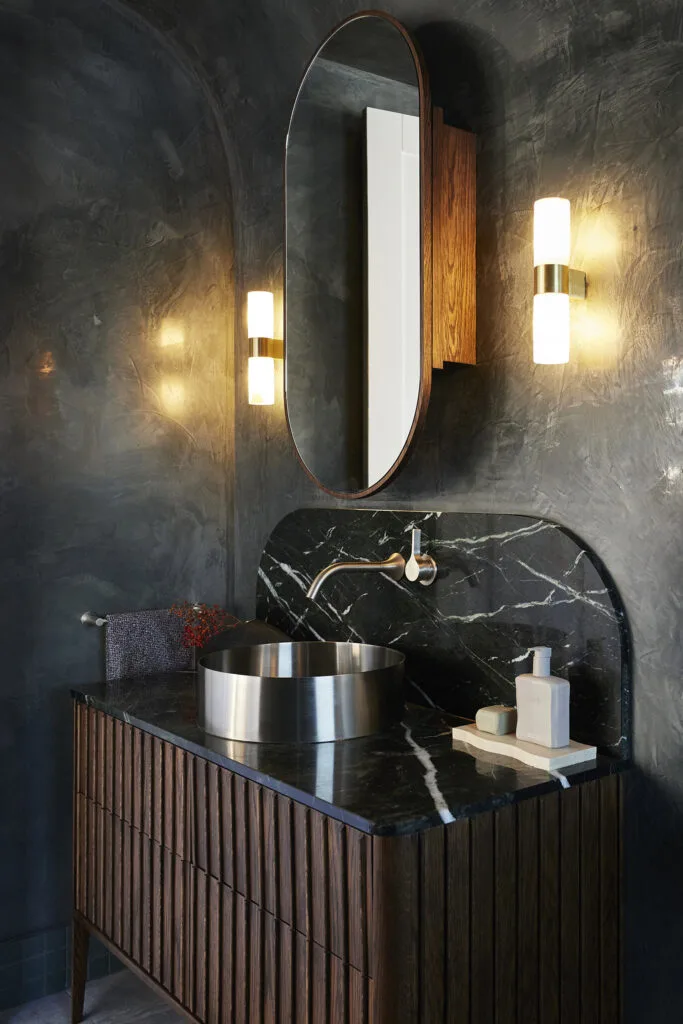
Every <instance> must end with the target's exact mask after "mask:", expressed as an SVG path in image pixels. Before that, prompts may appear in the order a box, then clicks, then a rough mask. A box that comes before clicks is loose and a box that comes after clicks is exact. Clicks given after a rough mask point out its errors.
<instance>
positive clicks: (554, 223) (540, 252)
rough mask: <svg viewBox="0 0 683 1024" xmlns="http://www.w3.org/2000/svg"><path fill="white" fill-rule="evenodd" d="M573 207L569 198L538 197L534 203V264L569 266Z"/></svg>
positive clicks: (537, 265) (536, 265)
mask: <svg viewBox="0 0 683 1024" xmlns="http://www.w3.org/2000/svg"><path fill="white" fill-rule="evenodd" d="M570 244H571V207H570V204H569V200H568V199H556V198H552V199H537V200H536V202H535V203H534V266H535V267H539V266H541V264H543V263H561V264H563V265H564V266H567V267H568V266H569V248H570Z"/></svg>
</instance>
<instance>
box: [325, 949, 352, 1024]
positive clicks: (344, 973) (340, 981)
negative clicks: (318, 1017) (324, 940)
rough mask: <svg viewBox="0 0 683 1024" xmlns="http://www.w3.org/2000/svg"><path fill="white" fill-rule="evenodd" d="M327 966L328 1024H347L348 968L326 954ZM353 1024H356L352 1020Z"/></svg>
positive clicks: (342, 962) (340, 961) (343, 963)
mask: <svg viewBox="0 0 683 1024" xmlns="http://www.w3.org/2000/svg"><path fill="white" fill-rule="evenodd" d="M327 959H328V964H329V1004H328V1005H329V1009H328V1019H329V1021H330V1024H348V1021H349V1016H348V1014H349V977H348V976H349V967H348V965H347V964H346V963H345V962H344V961H342V960H338V959H337V957H336V956H333V955H332V954H329V953H328V954H327ZM353 1024H357V1022H356V1021H355V1020H354V1021H353Z"/></svg>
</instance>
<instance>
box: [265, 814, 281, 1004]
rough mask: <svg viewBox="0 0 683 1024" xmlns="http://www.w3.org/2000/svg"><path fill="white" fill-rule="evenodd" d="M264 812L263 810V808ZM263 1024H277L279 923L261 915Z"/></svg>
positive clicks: (267, 915)
mask: <svg viewBox="0 0 683 1024" xmlns="http://www.w3.org/2000/svg"><path fill="white" fill-rule="evenodd" d="M264 811H265V808H264ZM263 928H264V936H263V1024H279V1019H278V1018H279V1013H278V1010H279V1002H280V998H279V996H280V993H279V987H278V967H279V963H278V953H279V948H280V947H279V943H278V938H279V932H280V923H279V921H277V920H276V919H275V918H274V917H271V915H270V914H268V913H266V914H263Z"/></svg>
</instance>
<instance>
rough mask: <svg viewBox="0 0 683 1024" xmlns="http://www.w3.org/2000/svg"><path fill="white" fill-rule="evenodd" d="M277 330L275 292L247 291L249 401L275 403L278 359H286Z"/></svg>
mask: <svg viewBox="0 0 683 1024" xmlns="http://www.w3.org/2000/svg"><path fill="white" fill-rule="evenodd" d="M274 333H275V312H274V297H273V293H272V292H247V335H248V337H249V351H250V356H249V365H248V370H247V382H248V391H249V405H274V404H275V360H276V359H282V355H283V346H282V342H281V341H278V340H277V339H276V338H274V337H273V335H274Z"/></svg>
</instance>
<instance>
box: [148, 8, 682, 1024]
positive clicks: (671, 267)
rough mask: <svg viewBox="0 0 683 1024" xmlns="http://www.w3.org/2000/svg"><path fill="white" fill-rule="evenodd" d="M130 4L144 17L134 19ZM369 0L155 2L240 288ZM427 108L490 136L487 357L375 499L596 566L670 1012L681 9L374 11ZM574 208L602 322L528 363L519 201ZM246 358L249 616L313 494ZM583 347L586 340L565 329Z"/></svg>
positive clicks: (482, 159) (264, 252) (678, 901)
mask: <svg viewBox="0 0 683 1024" xmlns="http://www.w3.org/2000/svg"><path fill="white" fill-rule="evenodd" d="M138 6H139V5H138ZM360 6H361V4H360V3H358V4H354V3H353V2H351V0H334V2H331V3H326V4H317V3H313V2H312V0H249V2H247V0H241V2H235V3H233V4H231V5H226V4H225V3H223V2H222V0H203V2H202V3H201V4H197V3H193V4H190V3H189V2H183V0H175V3H170V2H169V0H144V3H143V7H144V8H145V9H146V11H147V12H148V14H149V16H150V18H153V19H156V20H157V21H158V23H159V24H160V25H162V26H163V27H164V28H165V29H166V30H167V31H168V32H169V33H170V34H171V35H172V36H173V37H174V38H176V39H178V40H179V41H182V43H183V45H185V46H186V47H187V48H188V52H190V53H192V54H193V56H194V59H196V60H197V62H198V64H201V66H202V67H203V69H204V73H205V74H206V76H207V79H208V80H209V81H210V82H211V84H212V88H213V89H214V91H215V93H216V95H217V96H218V97H219V99H220V102H221V104H222V107H223V110H224V113H225V117H226V119H227V122H228V129H229V132H230V136H231V139H232V141H233V157H234V160H233V164H232V172H233V196H234V202H235V224H236V251H237V258H238V272H239V281H238V283H239V286H240V289H239V291H238V312H240V311H241V305H242V302H243V294H244V289H246V288H247V287H267V286H268V285H269V284H272V285H273V286H274V287H275V288H276V289H279V288H280V287H281V281H282V245H283V232H282V149H283V143H284V135H285V130H286V126H287V120H288V117H289V112H290V105H291V102H292V99H293V97H294V95H295V92H296V88H297V84H298V80H299V77H300V75H301V74H302V73H303V70H304V67H305V65H306V62H307V60H308V59H309V57H310V55H311V53H312V52H313V50H314V49H315V47H316V46H317V45H318V43H319V41H320V40H321V39H322V38H323V37H324V35H325V34H326V33H327V32H328V31H329V30H330V28H332V27H333V25H334V24H335V23H336V22H337V21H339V20H341V18H343V17H345V16H346V15H348V14H349V13H351V12H352V11H353V10H354V9H359V8H360ZM384 6H385V7H386V9H387V10H389V11H390V12H391V13H393V14H395V15H396V16H398V17H399V18H401V19H402V20H403V21H404V22H405V23H406V24H407V25H408V27H410V28H412V29H413V30H414V31H415V32H416V34H417V37H418V39H419V40H420V42H421V44H422V47H423V49H424V51H425V54H426V57H427V61H428V64H429V66H430V70H431V76H432V84H433V87H434V93H435V99H436V101H437V102H439V103H441V104H443V105H444V106H445V107H446V108H447V110H448V111H449V113H450V114H451V115H452V116H453V117H454V119H455V121H456V123H459V124H461V125H462V126H463V127H468V128H471V129H473V130H474V131H476V132H477V134H478V135H479V152H478V228H477V245H478V253H479V256H478V259H479V265H478V295H479V308H478V323H479V330H478V345H479V360H480V361H479V365H478V366H477V367H474V368H453V369H452V370H447V371H443V372H441V373H439V374H437V375H436V378H435V381H434V388H433V392H432V402H431V406H430V410H429V415H428V423H427V428H426V431H425V433H424V434H423V435H422V437H421V438H420V440H419V441H418V443H417V444H416V445H415V448H414V453H413V456H412V458H411V460H410V462H409V464H408V465H406V467H405V468H404V470H403V471H402V473H401V474H400V475H399V477H398V478H397V480H396V482H395V483H394V484H393V485H392V486H391V487H389V488H388V489H387V490H386V491H385V492H384V493H383V494H380V495H377V496H375V498H374V499H373V500H372V502H370V503H369V504H373V505H375V506H376V507H387V508H391V507H411V506H412V507H414V508H431V509H434V508H437V509H438V508H441V509H449V510H474V511H489V510H495V511H497V512H504V511H507V512H525V513H531V514H536V515H545V516H547V517H548V518H550V519H553V520H555V521H557V522H559V523H562V524H563V525H565V526H567V527H569V528H570V529H574V530H576V531H577V532H578V533H579V535H580V536H581V537H583V538H584V539H585V540H586V541H587V543H589V544H590V545H591V547H592V548H593V549H594V550H595V551H596V552H597V554H598V555H599V556H600V557H601V558H602V559H603V560H604V561H605V563H606V565H607V567H608V569H609V570H610V571H611V573H612V574H613V576H614V578H615V581H616V583H617V586H618V587H619V590H620V592H621V594H622V596H623V598H624V600H625V603H626V608H627V612H628V614H629V618H630V623H631V627H632V631H633V640H634V669H635V679H634V695H633V696H634V730H635V733H634V738H635V755H636V759H637V762H638V765H639V778H638V785H637V787H635V791H634V792H633V794H632V800H631V803H630V806H629V808H628V814H627V828H628V844H627V845H628V857H627V909H628V913H627V922H626V936H627V947H628V957H629V964H630V967H631V969H630V971H628V972H627V1013H628V1020H629V1021H630V1022H633V1024H643V1022H645V1021H647V1024H659V1022H664V1021H669V1020H671V1019H676V1018H677V1017H678V1016H679V1008H680V1001H681V998H682V997H683V978H682V977H681V973H680V968H679V960H680V950H681V948H683V880H682V877H681V870H680V865H681V863H682V862H683V776H682V773H681V738H682V736H683V702H682V701H681V691H682V683H681V679H683V645H682V644H681V629H680V617H681V604H682V599H681V579H682V578H683V564H682V563H683V544H682V542H681V524H682V520H683V515H682V510H683V459H682V457H681V427H682V425H683V339H682V334H683V331H682V327H683V309H682V307H681V298H680V297H681V294H683V288H682V285H683V280H682V273H683V265H682V262H681V250H680V245H681V237H682V236H683V202H682V198H683V197H682V196H681V189H682V188H683V176H682V175H681V164H682V161H683V136H682V134H681V129H680V110H681V78H680V71H681V63H682V57H683V37H682V31H683V20H682V19H681V6H680V3H679V2H678V0H652V2H649V3H645V2H643V0H623V2H621V3H618V4H615V3H613V2H612V0H575V2H573V3H570V2H569V0H467V2H465V0H428V2H425V3H418V2H417V0H387V2H386V4H385V5H384ZM558 192H559V193H560V194H562V195H565V196H567V197H569V198H570V199H572V200H573V203H574V213H575V218H574V219H575V236H576V237H575V246H574V250H575V263H576V264H577V265H578V266H581V267H583V268H584V269H585V270H587V271H588V273H589V275H590V280H591V302H590V303H589V306H588V309H589V310H590V312H591V314H592V317H591V320H592V322H584V323H583V325H582V330H581V338H580V340H581V344H577V346H576V348H575V352H574V356H573V358H572V361H571V362H570V364H569V365H568V366H566V367H559V368H558V367H541V366H534V365H533V364H532V362H531V337H530V319H531V242H532V222H531V206H532V203H533V200H534V199H536V198H537V197H538V196H541V195H544V194H545V195H548V194H550V195H552V194H554V193H558ZM239 323H240V333H239V337H238V345H237V371H238V374H237V435H238V437H239V444H238V447H237V464H236V473H237V493H238V494H239V501H238V503H237V504H238V508H237V532H236V537H235V552H236V580H237V587H238V605H237V608H238V610H239V611H241V612H251V611H252V610H253V607H254V584H255V574H256V568H257V565H258V560H259V557H260V553H261V549H262V547H263V544H264V542H265V540H266V538H267V536H268V534H269V532H270V531H271V529H272V528H273V526H274V525H275V524H276V523H277V522H278V520H279V519H280V518H281V517H282V516H283V515H284V514H285V513H286V512H288V511H290V510H291V509H293V508H295V507H297V506H299V505H303V504H312V503H317V502H321V503H326V504H329V500H328V499H327V498H326V497H325V496H324V495H323V494H322V493H320V492H318V491H316V490H315V488H314V487H313V486H312V485H311V484H310V483H309V481H308V480H307V479H306V477H305V474H304V472H303V470H302V469H301V467H300V466H299V465H298V464H297V461H296V459H295V458H294V454H293V451H292V448H291V443H290V441H289V438H288V436H287V431H286V427H285V421H284V414H283V409H282V405H281V404H280V405H278V406H276V407H275V408H272V409H267V408H262V409H256V408H249V407H248V406H247V404H246V400H245V394H246V379H245V374H246V365H245V364H246V352H247V349H246V338H245V337H244V332H243V329H242V327H241V321H240V322H239ZM576 336H577V340H579V339H578V335H576Z"/></svg>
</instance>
